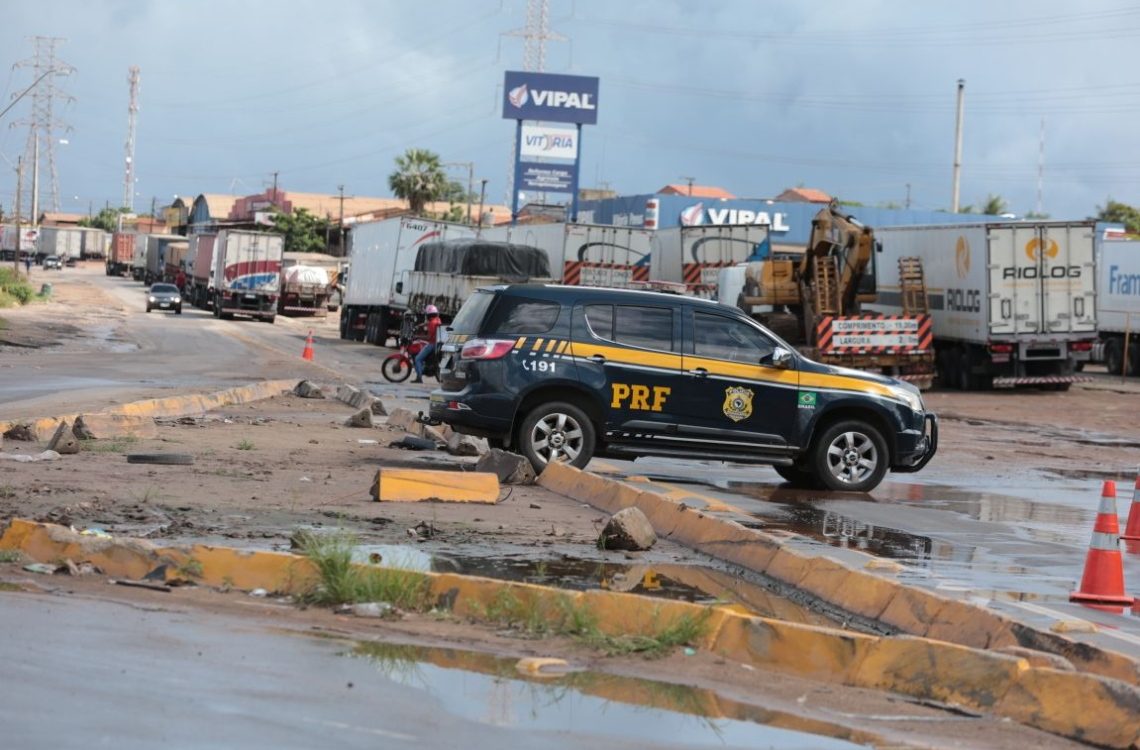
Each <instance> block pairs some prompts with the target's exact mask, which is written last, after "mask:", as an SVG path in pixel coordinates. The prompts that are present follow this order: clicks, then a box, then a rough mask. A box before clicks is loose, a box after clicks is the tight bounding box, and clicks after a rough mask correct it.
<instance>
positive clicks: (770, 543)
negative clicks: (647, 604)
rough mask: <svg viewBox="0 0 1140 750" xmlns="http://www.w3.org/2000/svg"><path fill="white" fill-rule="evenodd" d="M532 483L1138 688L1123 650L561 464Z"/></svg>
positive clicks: (878, 608)
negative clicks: (631, 510) (635, 511)
mask: <svg viewBox="0 0 1140 750" xmlns="http://www.w3.org/2000/svg"><path fill="white" fill-rule="evenodd" d="M538 483H539V484H540V485H541V486H543V487H545V488H546V489H548V490H551V491H553V492H557V493H559V494H561V495H565V496H567V497H570V498H572V499H574V500H577V501H578V502H583V503H588V504H589V505H591V506H593V507H595V508H598V509H600V510H603V511H605V512H607V513H616V512H617V511H619V510H621V509H622V508H627V507H630V506H636V507H638V508H639V509H641V511H642V512H643V513H645V515H646V516H648V518H649V520H650V522H651V523H652V524H653V528H654V529H655V530H656V531H657V534H658V535H659V536H661V537H666V538H669V539H671V540H673V541H675V542H679V543H681V544H684V545H685V546H687V547H692V548H693V549H696V550H699V551H701V552H704V553H706V554H709V555H712V556H713V557H716V558H719V559H721V560H725V561H727V562H730V563H733V564H736V565H740V566H741V567H743V568H747V569H748V570H751V571H754V572H756V573H761V574H763V575H766V576H769V577H771V578H774V579H776V580H778V581H780V582H782V583H785V584H787V585H789V586H793V587H795V588H798V589H800V590H802V591H804V592H806V593H808V594H810V595H812V596H815V597H818V598H819V599H820V600H822V601H824V602H826V603H828V604H830V605H832V606H835V607H838V608H840V609H842V610H844V611H846V612H850V613H852V614H856V615H859V616H861V617H865V618H867V619H870V620H874V621H877V622H881V623H884V624H886V625H889V626H891V627H892V628H895V629H897V630H899V631H901V632H903V633H906V634H908V635H913V636H920V637H926V638H937V639H939V640H944V641H948V642H950V643H956V644H958V645H961V646H967V647H971V648H982V649H999V648H1003V647H1009V646H1023V647H1028V648H1032V649H1035V650H1038V651H1045V652H1047V653H1051V654H1055V655H1057V656H1061V657H1064V658H1065V659H1068V660H1069V661H1070V662H1072V664H1073V665H1074V666H1075V667H1076V668H1077V669H1078V670H1080V671H1082V672H1087V673H1092V674H1095V675H1100V676H1104V677H1111V678H1113V679H1117V680H1121V681H1123V682H1126V683H1128V684H1130V685H1133V686H1140V665H1138V664H1137V663H1136V661H1134V660H1133V659H1131V658H1129V657H1128V656H1127V655H1124V654H1120V653H1116V652H1113V651H1107V650H1104V649H1101V648H1098V647H1096V646H1093V645H1089V644H1086V643H1078V642H1076V641H1073V640H1070V639H1068V638H1064V637H1061V636H1059V635H1057V634H1055V633H1044V632H1041V631H1037V630H1034V629H1032V628H1030V627H1028V626H1026V625H1022V624H1021V623H1017V622H1015V621H1013V620H1010V619H1008V618H1006V617H1003V616H1001V615H999V614H996V613H994V612H992V611H991V610H989V609H986V608H985V607H981V606H978V605H974V604H970V603H968V602H964V601H959V600H955V599H948V598H946V597H943V596H940V595H938V594H936V593H934V592H932V591H928V590H926V589H920V588H914V587H909V586H906V585H905V584H903V583H901V582H899V581H898V580H896V579H895V578H893V577H892V576H891V575H890V574H889V573H886V572H883V571H882V570H878V569H870V563H871V561H872V560H874V559H875V558H873V557H871V556H870V555H863V556H864V557H866V559H867V566H865V567H863V568H854V567H850V566H849V565H847V564H845V563H843V562H841V561H839V560H836V559H833V558H830V557H826V556H808V555H806V554H804V553H803V552H800V551H799V550H796V549H795V548H794V547H792V546H791V545H789V544H787V543H785V541H784V540H782V539H780V538H778V537H775V536H772V535H771V534H767V533H765V532H763V531H760V530H756V529H748V528H745V527H743V526H741V525H740V524H738V523H736V522H735V521H730V520H725V519H720V518H715V517H713V516H709V515H706V514H704V513H702V512H701V511H698V510H694V509H691V508H687V507H685V506H684V505H683V504H680V503H677V502H674V501H673V500H670V499H669V498H667V497H665V496H663V495H659V494H657V493H655V492H649V491H646V490H644V489H641V488H640V487H638V486H635V485H632V484H623V483H622V482H619V481H617V480H614V479H608V478H606V477H601V476H598V475H596V474H591V473H589V472H584V471H581V470H579V469H575V468H573V467H570V466H567V465H565V464H550V465H549V466H547V467H546V469H545V470H544V471H543V472H542V474H541V475H539V478H538Z"/></svg>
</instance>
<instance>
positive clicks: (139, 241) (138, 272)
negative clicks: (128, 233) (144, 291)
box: [131, 234, 150, 281]
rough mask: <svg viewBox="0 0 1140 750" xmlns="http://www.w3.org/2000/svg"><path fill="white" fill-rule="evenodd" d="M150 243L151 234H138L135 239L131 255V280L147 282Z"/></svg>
mask: <svg viewBox="0 0 1140 750" xmlns="http://www.w3.org/2000/svg"><path fill="white" fill-rule="evenodd" d="M149 242H150V235H149V234H138V235H137V236H136V237H135V247H134V250H133V252H132V255H131V278H132V279H134V280H135V281H145V280H146V249H147V245H148V243H149Z"/></svg>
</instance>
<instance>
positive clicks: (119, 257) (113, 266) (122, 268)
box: [106, 232, 139, 276]
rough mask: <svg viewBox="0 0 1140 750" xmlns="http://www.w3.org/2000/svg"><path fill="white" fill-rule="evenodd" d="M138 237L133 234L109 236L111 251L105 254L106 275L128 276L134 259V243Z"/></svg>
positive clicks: (117, 233) (123, 233) (122, 233)
mask: <svg viewBox="0 0 1140 750" xmlns="http://www.w3.org/2000/svg"><path fill="white" fill-rule="evenodd" d="M138 239H139V235H137V234H135V233H134V232H115V233H114V234H112V235H111V249H110V251H109V252H108V253H107V266H106V268H107V275H108V276H129V275H130V273H131V262H132V261H133V260H134V257H135V243H136V241H137V240H138Z"/></svg>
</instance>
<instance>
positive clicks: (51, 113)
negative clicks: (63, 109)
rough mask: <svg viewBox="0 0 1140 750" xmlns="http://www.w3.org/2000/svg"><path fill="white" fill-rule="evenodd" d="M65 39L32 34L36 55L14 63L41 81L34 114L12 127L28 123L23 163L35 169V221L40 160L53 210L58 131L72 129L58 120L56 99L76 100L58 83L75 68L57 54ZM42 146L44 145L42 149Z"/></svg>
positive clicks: (31, 195)
mask: <svg viewBox="0 0 1140 750" xmlns="http://www.w3.org/2000/svg"><path fill="white" fill-rule="evenodd" d="M65 41H67V40H66V39H63V38H61V37H54V36H37V37H32V43H33V45H34V46H35V54H34V55H33V56H32V57H30V58H28V59H26V60H21V61H20V62H18V63H16V64H15V65H13V66H12V67H13V68H31V69H32V75H33V77H34V78H35V79H36V80H40V79H42V83H41V84H40V85H39V86H36V87H34V88H33V89H32V93H31V97H32V106H31V109H32V111H31V114H29V116H28V117H26V118H24V119H22V120H18V121H16V122H14V123H12V125H13V127H16V126H19V125H27V126H28V141H27V145H26V146H25V147H24V151H25V156H24V163H25V164H30V165H31V168H32V184H31V186H30V187H29V196H28V197H29V198H30V200H29V203H28V205H29V206H31V210H32V221H37V220H38V219H39V205H40V195H39V193H40V185H39V169H40V161H46V162H47V168H48V176H49V179H50V180H51V183H50V185H51V204H52V210H53V211H59V174H58V172H57V171H56V165H55V143H56V140H57V137H56V134H57V132H58V133H67V132H70V131H71V126H70V125H68V124H67V123H65V122H63V121H61V120H59V119H58V118H57V117H56V115H55V103H56V101H57V100H61V101H64V102H73V101H75V98H74V97H72V96H69V95H67V94H65V93H63V92H62V91H60V90H59V89H58V88H57V87H56V85H55V78H56V77H58V76H65V75H70V74H71V73H73V72H75V68H73V67H71V66H70V65H68V64H67V63H64V62H61V61H59V60H57V59H56V57H55V48H56V46H57V45H58V44H59V43H60V42H65ZM41 145H42V146H43V147H44V148H41Z"/></svg>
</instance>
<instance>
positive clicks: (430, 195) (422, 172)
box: [388, 148, 447, 214]
mask: <svg viewBox="0 0 1140 750" xmlns="http://www.w3.org/2000/svg"><path fill="white" fill-rule="evenodd" d="M388 187H390V188H391V189H392V192H393V193H395V194H396V197H397V198H403V199H404V200H406V201H407V202H408V206H409V207H410V208H411V209H412V213H414V214H422V213H423V211H424V206H425V205H426V204H427V203H428V202H429V201H433V200H438V199H439V198H440V197H442V196H443V195H444V193H446V192H447V175H445V174H444V172H443V165H442V164H440V162H439V155H438V154H435V153H432V152H431V151H428V150H427V149H422V148H410V149H408V150H407V151H405V152H404V154H403V156H397V157H396V171H395V172H393V173H392V174H390V175H388Z"/></svg>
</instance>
